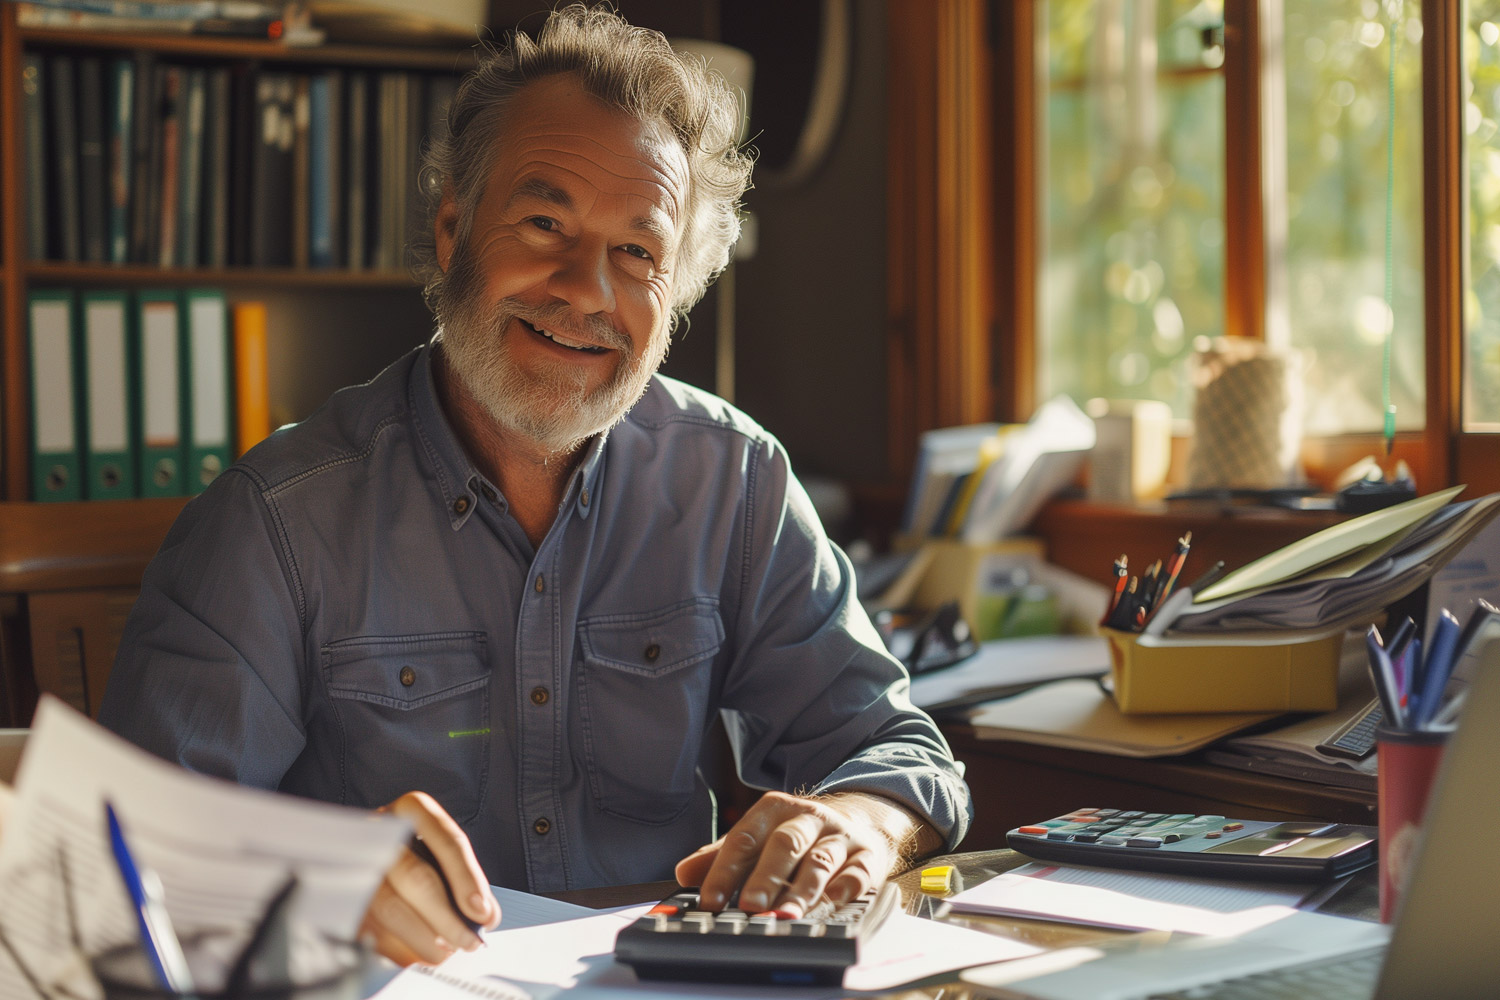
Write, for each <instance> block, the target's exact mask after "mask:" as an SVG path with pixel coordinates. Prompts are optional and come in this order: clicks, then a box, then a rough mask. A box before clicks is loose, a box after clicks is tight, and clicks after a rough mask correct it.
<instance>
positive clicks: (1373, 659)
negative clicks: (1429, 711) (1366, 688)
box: [1365, 625, 1405, 729]
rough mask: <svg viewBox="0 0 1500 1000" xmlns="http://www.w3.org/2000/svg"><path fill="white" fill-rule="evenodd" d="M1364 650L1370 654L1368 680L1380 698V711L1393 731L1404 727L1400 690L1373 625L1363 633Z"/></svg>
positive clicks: (1378, 633)
mask: <svg viewBox="0 0 1500 1000" xmlns="http://www.w3.org/2000/svg"><path fill="white" fill-rule="evenodd" d="M1365 649H1366V650H1367V651H1368V652H1369V654H1370V678H1371V679H1372V680H1373V681H1374V682H1375V693H1376V694H1377V695H1378V696H1379V697H1380V709H1381V711H1383V712H1384V713H1385V718H1386V720H1387V721H1388V722H1389V724H1390V725H1391V726H1392V727H1393V728H1395V729H1401V728H1403V727H1404V725H1405V721H1404V720H1405V715H1404V714H1403V713H1402V711H1401V688H1400V685H1398V684H1397V683H1396V671H1395V669H1394V667H1392V665H1391V658H1390V655H1389V654H1388V653H1386V651H1385V647H1384V646H1382V645H1381V644H1380V630H1379V629H1378V628H1376V627H1375V626H1374V625H1371V626H1370V629H1369V631H1368V632H1366V633H1365Z"/></svg>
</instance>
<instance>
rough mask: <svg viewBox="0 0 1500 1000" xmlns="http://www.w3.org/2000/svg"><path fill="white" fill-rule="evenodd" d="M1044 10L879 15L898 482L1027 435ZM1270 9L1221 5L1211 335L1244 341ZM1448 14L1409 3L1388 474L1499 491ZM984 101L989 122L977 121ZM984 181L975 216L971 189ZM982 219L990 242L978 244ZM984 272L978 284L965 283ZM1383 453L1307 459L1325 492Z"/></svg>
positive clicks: (926, 1)
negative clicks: (1406, 346)
mask: <svg viewBox="0 0 1500 1000" xmlns="http://www.w3.org/2000/svg"><path fill="white" fill-rule="evenodd" d="M1042 2H1043V0H1016V2H1009V0H891V3H890V5H889V14H888V22H889V32H890V34H889V37H890V63H889V88H890V95H891V114H890V123H891V124H890V135H889V139H890V149H889V161H890V172H889V213H890V218H891V226H890V251H889V263H888V278H889V306H890V308H889V315H890V320H891V321H890V327H889V331H888V334H889V335H888V357H889V362H890V403H891V405H890V434H889V442H890V449H891V450H890V458H891V469H892V472H893V474H894V476H895V477H897V478H901V477H904V476H905V474H906V473H907V472H908V470H909V469H910V463H911V459H912V456H913V455H914V454H915V449H916V439H917V436H918V435H919V434H920V433H921V432H922V431H924V430H928V429H931V428H934V427H939V426H943V425H945V424H953V423H964V422H972V421H977V420H987V419H995V420H1002V421H1019V420H1024V419H1026V417H1028V416H1029V415H1030V413H1031V412H1032V411H1033V410H1034V409H1035V406H1036V405H1037V402H1038V400H1037V387H1036V385H1035V368H1036V336H1037V332H1038V315H1037V297H1036V289H1037V287H1038V277H1039V268H1040V264H1041V260H1040V256H1039V247H1040V243H1039V239H1040V235H1041V234H1040V229H1039V225H1040V222H1039V218H1038V214H1039V208H1038V195H1039V178H1038V176H1037V155H1036V153H1037V148H1038V145H1037V144H1038V141H1039V136H1040V129H1041V126H1042V121H1043V119H1042V115H1041V106H1040V101H1041V100H1042V98H1043V96H1044V94H1045V81H1044V80H1043V79H1042V73H1043V72H1044V70H1045V67H1044V66H1042V65H1040V62H1039V58H1038V53H1039V51H1040V44H1039V43H1040V41H1041V38H1040V33H1041V32H1042V31H1044V30H1045V21H1044V18H1043V17H1042V16H1041V14H1042V7H1041V3H1042ZM1281 2H1282V0H1226V2H1225V54H1224V77H1225V116H1226V118H1225V136H1226V139H1225V142H1226V150H1225V152H1226V171H1225V174H1226V176H1225V185H1226V190H1225V195H1226V197H1225V206H1226V207H1225V215H1226V218H1225V234H1226V238H1225V246H1226V261H1225V264H1226V269H1227V273H1228V274H1229V275H1232V276H1233V278H1232V280H1228V281H1226V286H1225V330H1226V332H1227V333H1229V334H1232V335H1239V336H1248V337H1257V338H1258V337H1263V336H1264V334H1265V329H1266V323H1267V305H1266V303H1267V286H1268V280H1267V263H1266V258H1265V251H1264V246H1265V235H1266V234H1265V221H1264V209H1263V204H1264V201H1263V198H1262V176H1263V172H1262V167H1261V142H1262V128H1261V126H1262V117H1261V115H1262V101H1261V93H1262V87H1263V80H1262V77H1261V74H1262V60H1260V58H1259V57H1258V53H1259V52H1260V49H1261V46H1262V43H1263V37H1262V31H1261V26H1262V25H1263V24H1266V23H1272V22H1270V21H1269V20H1268V18H1270V17H1275V16H1276V14H1277V12H1278V10H1279V7H1280V4H1281ZM1458 7H1459V5H1457V4H1450V3H1438V2H1427V3H1424V4H1422V19H1423V33H1422V109H1423V110H1422V131H1423V144H1422V145H1423V182H1422V188H1423V241H1424V260H1425V261H1426V267H1425V274H1424V285H1425V303H1424V326H1425V342H1426V361H1427V370H1426V389H1427V403H1426V412H1425V424H1424V427H1423V429H1422V430H1421V431H1411V432H1403V433H1400V434H1398V435H1397V438H1396V442H1395V447H1394V450H1393V456H1392V457H1393V458H1401V459H1404V460H1406V462H1407V463H1408V464H1409V465H1410V466H1411V467H1412V469H1413V471H1414V472H1415V474H1416V476H1417V482H1418V485H1419V488H1420V489H1421V490H1423V491H1424V492H1426V491H1430V490H1434V489H1437V488H1440V487H1442V486H1444V485H1448V484H1450V483H1457V482H1464V483H1468V484H1469V485H1470V487H1471V490H1472V491H1473V492H1490V491H1494V490H1500V434H1489V433H1479V432H1466V431H1465V430H1464V427H1463V422H1462V387H1463V350H1462V344H1463V339H1462V338H1463V288H1464V282H1465V278H1466V274H1465V271H1466V259H1465V254H1464V225H1465V215H1464V213H1465V211H1466V206H1467V197H1466V192H1467V189H1466V185H1467V178H1466V176H1465V173H1464V151H1463V126H1462V120H1463V99H1462V96H1461V90H1460V84H1461V81H1462V62H1461V52H1462V48H1461V46H1462V37H1463V36H1462V32H1463V24H1462V19H1461V16H1460V11H1459V9H1458ZM976 95H982V96H976ZM986 103H988V104H989V105H990V106H991V107H992V112H991V113H990V114H989V117H988V120H987V121H980V120H979V119H978V118H977V117H976V116H977V115H979V114H980V113H981V112H982V110H983V105H985V104H986ZM954 133H958V135H955V134H954ZM965 133H967V134H968V136H969V137H970V139H971V141H969V142H968V143H967V144H965V143H963V142H962V141H960V138H961V136H962V135H963V134H965ZM965 156H967V157H968V159H967V162H965V161H964V157H965ZM986 181H987V182H988V187H989V190H990V191H991V192H992V195H991V196H990V200H989V201H988V203H987V202H986V195H985V193H984V192H983V191H981V190H979V189H978V188H980V187H983V186H984V185H985V182H986ZM986 208H988V214H987V215H986V216H985V218H988V219H989V222H990V233H989V234H988V236H986V234H984V233H977V232H975V231H974V220H975V219H976V218H978V217H979V216H978V213H979V212H980V211H983V210H985V209H986ZM985 275H988V276H989V280H988V281H982V280H980V281H979V283H980V284H981V285H983V286H985V287H983V288H972V287H970V286H969V282H972V281H975V280H979V279H981V278H982V277H983V276H985ZM1382 452H1383V443H1382V440H1381V437H1380V435H1379V434H1375V433H1362V434H1346V435H1336V436H1326V437H1317V438H1309V439H1308V440H1307V441H1306V442H1305V445H1304V449H1303V459H1304V465H1305V467H1306V468H1307V470H1308V473H1309V476H1310V477H1311V478H1312V479H1313V481H1315V482H1318V483H1320V484H1323V485H1325V486H1326V485H1328V484H1329V482H1330V480H1331V478H1332V476H1333V475H1334V474H1336V473H1337V471H1338V470H1339V469H1342V468H1344V467H1346V466H1347V465H1349V464H1350V463H1352V462H1353V461H1355V460H1356V459H1358V458H1359V457H1360V456H1362V455H1367V454H1377V455H1378V454H1381V453H1382Z"/></svg>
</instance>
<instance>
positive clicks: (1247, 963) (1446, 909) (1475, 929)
mask: <svg viewBox="0 0 1500 1000" xmlns="http://www.w3.org/2000/svg"><path fill="white" fill-rule="evenodd" d="M1482 659H1483V666H1482V667H1481V668H1480V669H1478V670H1477V671H1476V676H1475V677H1474V678H1473V685H1472V687H1471V688H1470V690H1469V692H1468V696H1467V697H1468V701H1467V704H1466V705H1465V707H1464V710H1463V715H1462V717H1461V719H1460V724H1459V727H1458V732H1457V733H1455V734H1454V736H1453V738H1452V742H1451V743H1450V744H1449V746H1448V750H1447V752H1446V754H1445V755H1444V758H1443V764H1442V768H1441V770H1440V772H1439V774H1438V778H1437V784H1436V786H1435V787H1434V789H1433V792H1432V797H1431V798H1430V799H1429V800H1428V805H1427V817H1426V819H1425V821H1424V823H1423V834H1422V843H1421V845H1420V847H1419V848H1418V856H1417V861H1416V865H1415V867H1414V869H1413V872H1412V877H1411V881H1410V883H1409V884H1408V886H1407V888H1406V892H1405V894H1404V895H1403V897H1402V901H1401V908H1400V909H1399V910H1398V911H1397V914H1396V919H1395V922H1394V924H1393V926H1392V927H1390V928H1387V927H1384V926H1382V925H1379V924H1374V923H1369V922H1366V921H1361V920H1350V919H1346V918H1342V917H1332V916H1324V915H1322V914H1317V913H1302V912H1299V913H1296V914H1293V915H1292V916H1290V917H1287V918H1286V919H1284V920H1279V921H1277V922H1276V923H1274V924H1271V925H1269V926H1266V927H1262V928H1260V929H1258V930H1256V931H1254V932H1252V933H1250V934H1245V935H1242V936H1240V937H1236V938H1227V939H1226V938H1191V939H1177V940H1174V941H1170V942H1168V943H1166V944H1157V943H1154V942H1152V941H1150V940H1137V941H1130V940H1127V941H1125V942H1123V947H1122V948H1120V949H1119V950H1117V949H1116V948H1115V947H1113V946H1112V947H1110V948H1109V949H1107V950H1104V949H1097V948H1069V949H1064V950H1062V951H1058V952H1051V953H1048V954H1046V955H1039V956H1036V958H1028V959H1020V960H1018V961H1016V962H1006V963H1001V964H999V965H991V966H986V967H982V968H977V969H970V970H968V971H966V972H965V973H963V977H962V978H963V980H964V982H965V983H967V984H970V985H971V986H974V987H978V988H979V990H980V992H982V993H983V994H985V995H989V996H999V997H1014V998H1027V1000H1078V998H1080V997H1089V998H1091V1000H1144V998H1156V997H1193V998H1211V997H1220V996H1222V997H1228V996H1233V997H1235V998H1240V997H1258V996H1297V997H1302V996H1305V997H1318V998H1320V1000H1321V998H1324V997H1334V996H1344V995H1347V996H1350V997H1354V998H1359V1000H1371V998H1373V1000H1408V998H1411V997H1441V998H1445V1000H1446V998H1462V997H1476V998H1478V997H1485V998H1493V997H1495V996H1500V938H1497V936H1496V928H1497V927H1500V780H1497V778H1496V775H1495V768H1496V762H1500V643H1494V642H1492V643H1490V644H1489V646H1488V648H1487V649H1486V651H1485V655H1484V656H1483V658H1482ZM1261 987H1264V989H1262V988H1261ZM1277 991H1279V992H1277Z"/></svg>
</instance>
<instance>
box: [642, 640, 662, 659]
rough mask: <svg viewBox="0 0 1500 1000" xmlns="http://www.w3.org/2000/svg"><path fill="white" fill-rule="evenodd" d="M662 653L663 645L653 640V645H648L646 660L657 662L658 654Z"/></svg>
mask: <svg viewBox="0 0 1500 1000" xmlns="http://www.w3.org/2000/svg"><path fill="white" fill-rule="evenodd" d="M660 655H661V647H660V646H658V645H657V644H656V643H654V642H653V643H652V644H651V645H649V646H647V647H646V662H647V663H655V662H656V658H657V657H658V656H660Z"/></svg>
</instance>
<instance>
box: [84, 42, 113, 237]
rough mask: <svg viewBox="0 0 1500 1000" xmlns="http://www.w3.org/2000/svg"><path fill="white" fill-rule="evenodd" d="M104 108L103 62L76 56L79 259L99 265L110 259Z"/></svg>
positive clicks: (94, 57)
mask: <svg viewBox="0 0 1500 1000" xmlns="http://www.w3.org/2000/svg"><path fill="white" fill-rule="evenodd" d="M104 108H105V102H104V62H103V60H102V59H100V58H99V57H98V56H81V57H79V59H78V207H79V222H80V225H81V227H82V239H81V241H80V244H81V247H82V259H83V260H85V261H87V262H88V263H90V264H102V263H104V262H105V261H106V260H108V259H109V249H108V243H107V242H106V241H107V238H108V229H109V215H108V212H107V211H106V210H105V204H106V198H107V195H108V182H107V181H106V176H107V174H106V171H107V162H108V160H107V157H106V155H105V139H104V137H105V135H106V131H107V129H106V125H105V113H104Z"/></svg>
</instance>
